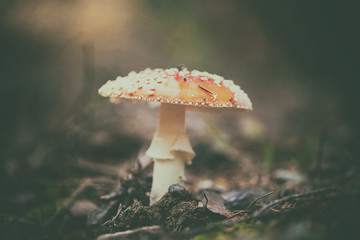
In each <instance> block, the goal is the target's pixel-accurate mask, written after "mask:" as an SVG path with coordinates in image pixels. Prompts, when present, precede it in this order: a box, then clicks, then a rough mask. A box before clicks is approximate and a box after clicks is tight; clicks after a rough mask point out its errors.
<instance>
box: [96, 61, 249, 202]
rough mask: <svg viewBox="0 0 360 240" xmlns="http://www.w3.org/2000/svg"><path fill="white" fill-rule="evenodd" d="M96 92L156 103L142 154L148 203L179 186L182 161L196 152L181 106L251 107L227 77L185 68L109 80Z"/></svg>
mask: <svg viewBox="0 0 360 240" xmlns="http://www.w3.org/2000/svg"><path fill="white" fill-rule="evenodd" d="M99 94H100V95H101V96H104V97H110V101H111V102H118V101H119V100H120V99H133V100H144V101H151V102H160V103H161V104H160V110H159V118H158V125H157V130H156V133H155V135H154V137H153V139H152V142H151V145H150V147H149V149H148V150H147V151H146V154H147V155H148V156H150V157H151V158H153V159H154V170H153V183H152V188H151V194H150V204H153V203H155V202H156V201H158V200H159V199H160V198H161V197H162V196H163V195H164V194H165V193H166V192H167V190H168V187H169V186H170V185H172V184H180V185H183V184H184V181H185V174H184V169H185V164H191V161H192V159H193V158H194V156H195V153H194V151H193V149H192V147H191V145H190V142H189V139H188V137H187V135H186V131H185V110H187V109H189V110H196V111H202V110H210V111H214V110H215V111H219V110H220V109H240V110H241V109H242V110H252V104H251V101H250V99H249V97H248V96H247V94H246V93H245V92H244V91H243V90H241V88H240V87H239V86H237V85H235V84H234V82H233V81H231V80H225V79H224V78H223V77H221V76H218V75H215V74H210V73H208V72H200V71H197V70H193V71H191V72H190V71H188V70H187V69H186V68H170V69H166V70H164V69H159V68H157V69H154V70H151V69H149V68H147V69H145V70H144V71H141V72H139V73H136V72H130V73H129V75H128V76H126V77H117V78H116V80H113V81H111V80H109V81H108V82H107V83H105V84H104V85H103V86H102V87H101V88H100V89H99Z"/></svg>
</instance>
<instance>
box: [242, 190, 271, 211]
mask: <svg viewBox="0 0 360 240" xmlns="http://www.w3.org/2000/svg"><path fill="white" fill-rule="evenodd" d="M274 192H275V191H271V192H268V193H265V194H264V195H262V196H260V197H258V198H255V199H254V200H253V201H252V202H251V203H250V204H249V206H247V208H246V209H245V211H247V210H249V208H250V207H251V206H252V205H253V204H254V203H256V202H257V201H259V200H260V199H263V198H264V197H267V196H269V195H271V194H273V193H274Z"/></svg>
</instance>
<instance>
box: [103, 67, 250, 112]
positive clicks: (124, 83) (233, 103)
mask: <svg viewBox="0 0 360 240" xmlns="http://www.w3.org/2000/svg"><path fill="white" fill-rule="evenodd" d="M99 94H100V95H102V96H104V97H110V100H111V101H112V102H117V101H119V100H120V99H122V98H125V99H135V100H144V101H152V102H163V103H171V104H181V105H187V106H198V107H210V108H237V109H245V110H252V104H251V101H250V99H249V97H248V96H247V94H246V93H245V92H244V91H243V90H242V89H241V88H240V87H239V86H238V85H236V84H234V82H233V81H231V80H225V79H224V78H223V77H221V76H219V75H216V74H210V73H208V72H200V71H197V70H193V71H191V72H190V71H188V70H187V69H186V68H183V69H179V68H170V69H165V70H164V69H160V68H157V69H154V70H151V69H150V68H147V69H145V70H144V71H141V72H139V73H136V72H130V73H129V75H128V76H126V77H117V78H116V79H115V80H109V81H108V82H107V83H105V84H104V85H103V86H102V87H101V88H100V89H99Z"/></svg>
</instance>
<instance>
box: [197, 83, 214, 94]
mask: <svg viewBox="0 0 360 240" xmlns="http://www.w3.org/2000/svg"><path fill="white" fill-rule="evenodd" d="M198 86H199V88H201V89H202V90H204V91H205V92H207V93H210V94H211V95H214V94H213V93H212V92H211V91H209V90H207V89H206V88H204V87H202V86H200V85H198Z"/></svg>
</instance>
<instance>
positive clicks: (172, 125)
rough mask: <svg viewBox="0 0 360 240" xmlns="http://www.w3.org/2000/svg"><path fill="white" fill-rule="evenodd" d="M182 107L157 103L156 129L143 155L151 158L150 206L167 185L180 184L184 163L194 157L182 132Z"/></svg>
mask: <svg viewBox="0 0 360 240" xmlns="http://www.w3.org/2000/svg"><path fill="white" fill-rule="evenodd" d="M185 109H186V107H185V106H181V105H175V104H166V103H161V105H160V110H159V119H158V126H157V130H156V133H155V135H154V138H153V140H152V142H151V145H150V147H149V149H148V150H147V152H146V154H147V155H149V156H150V157H152V158H153V159H154V171H153V183H152V188H151V195H150V204H153V203H155V202H157V201H158V200H159V199H160V198H161V197H162V196H163V195H164V194H165V193H166V192H167V191H168V188H169V186H170V185H172V184H180V185H184V181H185V174H184V171H185V164H190V163H191V160H192V158H193V157H194V156H195V153H194V151H193V150H192V148H191V145H190V142H189V139H188V137H187V135H186V131H185Z"/></svg>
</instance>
